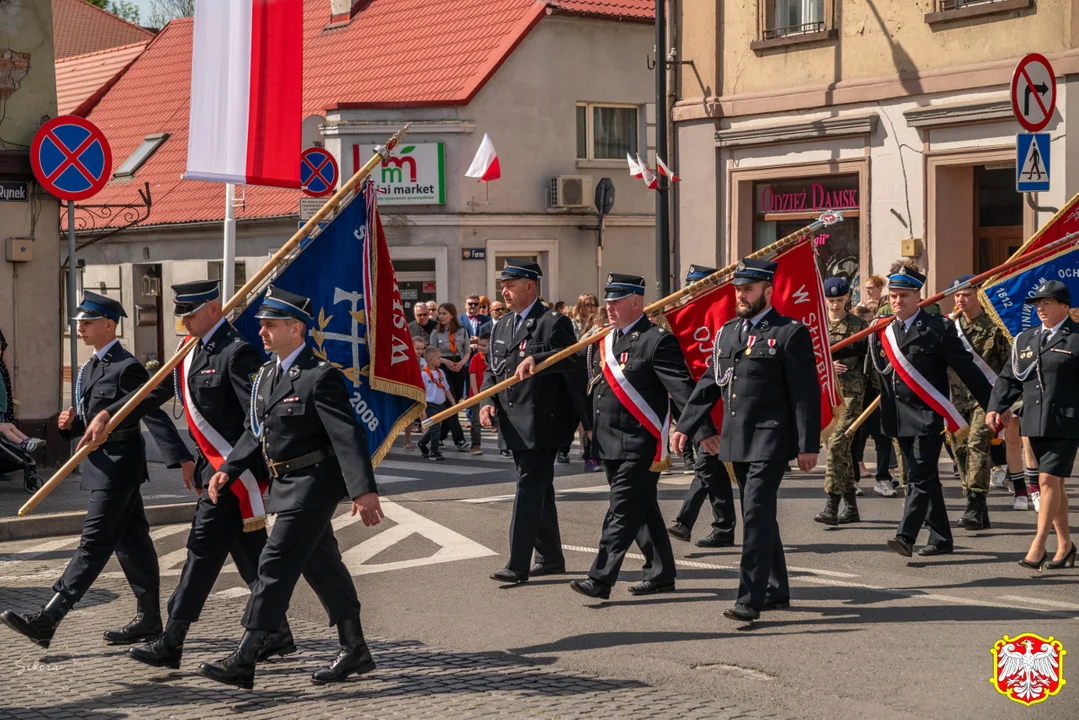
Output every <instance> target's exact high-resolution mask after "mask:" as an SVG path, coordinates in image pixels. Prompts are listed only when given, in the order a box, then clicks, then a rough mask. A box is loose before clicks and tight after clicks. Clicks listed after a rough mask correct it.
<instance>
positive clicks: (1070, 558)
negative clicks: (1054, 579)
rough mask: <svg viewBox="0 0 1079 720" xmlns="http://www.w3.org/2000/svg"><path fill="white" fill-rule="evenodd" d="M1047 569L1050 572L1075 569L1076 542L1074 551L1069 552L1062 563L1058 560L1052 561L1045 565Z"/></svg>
mask: <svg viewBox="0 0 1079 720" xmlns="http://www.w3.org/2000/svg"><path fill="white" fill-rule="evenodd" d="M1045 567H1047V568H1049V569H1050V570H1060V569H1062V568H1066V567H1075V542H1074V541H1072V549H1071V550H1069V551H1068V554H1067V555H1065V556H1064V557H1063V558H1061V560H1060V562H1057V561H1056V560H1050V561H1049V562H1047V563H1045Z"/></svg>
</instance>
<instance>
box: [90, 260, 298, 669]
mask: <svg viewBox="0 0 1079 720" xmlns="http://www.w3.org/2000/svg"><path fill="white" fill-rule="evenodd" d="M172 289H173V292H174V293H175V301H174V302H175V309H174V312H175V314H176V315H177V316H178V317H180V318H181V322H183V324H184V328H185V329H186V330H187V332H188V333H189V334H190V335H191V336H192V337H195V338H198V341H197V343H198V345H197V347H196V348H195V349H194V350H193V351H191V352H190V353H188V355H187V357H186V358H185V359H184V362H183V364H182V365H181V366H180V367H178V368H176V370H175V371H174V372H173V373H172V375H170V376H169V378H168V379H167V380H165V382H163V383H161V384H160V385H158V386H157V387H156V388H154V390H153V391H152V392H151V393H150V395H149V396H148V397H147V398H146V400H144V402H146V403H150V404H151V407H155V406H158V405H160V404H162V403H164V402H166V401H168V400H169V399H170V398H172V397H176V398H178V399H179V400H180V403H181V404H182V405H183V407H184V412H185V414H186V416H187V425H188V430H189V431H190V434H191V438H192V440H194V441H195V445H196V447H198V449H199V456H198V459H197V461H196V466H195V488H196V491H197V492H198V494H199V500H198V504H197V505H196V509H195V519H194V520H193V521H192V523H191V533H190V534H189V535H188V538H187V560H186V561H185V562H184V568H183V572H182V573H181V575H180V582H179V583H178V584H177V585H176V589H175V590H174V591H173V593H172V597H171V598H169V619H168V622H167V623H166V624H165V631H164V632H163V633H162V634H161V636H160V637H158V638H156V639H155V640H154V641H153V642H152V643H150V644H149V645H145V646H139V647H133V648H131V650H130V651H129V654H130V655H131V657H133V658H134V659H136V660H138V661H140V662H144V663H146V664H147V665H153V666H156V667H171V668H173V669H177V668H179V666H180V659H181V656H182V654H183V644H184V639H185V638H186V637H187V632H188V629H189V628H190V626H191V623H193V622H196V621H198V619H199V615H200V614H201V612H202V608H203V605H205V603H206V598H207V597H209V595H210V591H211V590H213V586H214V582H216V581H217V576H218V575H219V574H220V573H221V568H222V566H223V565H224V564H225V558H226V557H227V556H228V554H229V551H230V549H231V552H232V557H233V560H234V561H235V563H236V569H237V570H238V571H239V573H240V577H242V578H243V580H244V582H245V583H247V585H248V586H250V585H251V584H252V583H254V582H255V578H256V577H257V576H258V562H259V554H260V553H261V552H262V548H263V546H264V545H265V544H266V529H265V528H266V508H265V506H264V504H263V500H262V491H263V490H264V489H265V487H266V482H267V474H266V468H265V466H263V465H262V464H261V463H259V464H258V465H257V467H256V469H255V473H254V475H251V474H248V475H247V476H245V477H244V482H242V483H236V484H234V485H233V486H232V487H231V488H230V492H226V493H222V494H221V497H220V498H219V501H218V502H217V503H214V502H212V501H211V500H210V498H209V497H208V496H206V495H204V494H203V492H202V488H203V487H204V486H205V485H206V484H208V483H209V481H210V476H211V475H213V474H214V472H216V469H217V468H218V467H220V466H221V464H222V463H224V461H225V460H226V459H227V458H228V456H229V453H231V452H232V448H233V446H235V444H236V442H237V441H238V440H239V439H240V437H241V436H243V434H244V431H245V429H246V426H247V424H248V419H249V417H250V408H251V381H252V379H253V378H254V377H255V373H257V372H258V370H259V368H260V367H261V366H262V355H261V353H259V351H258V350H256V349H255V348H254V347H252V346H251V344H250V343H248V342H247V341H246V340H244V338H243V336H241V335H240V333H239V332H237V330H236V328H234V327H233V326H232V324H231V323H229V322H228V320H226V319H225V318H224V317H223V316H222V314H221V300H220V296H221V290H220V286H219V283H218V282H217V281H216V280H198V281H195V282H189V283H181V284H179V285H173V286H172ZM181 373H182V377H181ZM177 381H179V383H178V382H177ZM125 402H127V398H123V399H122V400H119V401H117V402H116V403H113V405H112V407H110V408H109V409H108V410H103V411H102V412H100V413H98V415H97V417H95V418H94V421H93V422H92V423H90V427H88V428H87V430H86V435H85V436H84V438H85V439H84V442H86V441H90V442H93V441H94V440H96V438H97V437H98V436H99V435H100V434H101V432H102V431H103V430H104V429H105V425H106V424H108V421H109V418H110V416H111V414H113V413H116V412H117V411H118V410H119V409H120V408H121V407H123V405H124V403H125ZM256 477H257V479H256ZM189 489H190V488H189ZM295 651H296V644H295V643H294V642H293V639H292V633H291V632H290V631H289V627H288V622H287V621H286V622H285V623H284V624H283V626H282V627H281V630H280V631H279V632H278V633H276V634H275V635H274V636H273V637H272V638H271V640H270V641H269V642H268V643H267V644H266V648H265V650H264V653H263V654H264V656H267V657H268V656H270V655H274V654H277V655H286V654H288V653H290V652H295Z"/></svg>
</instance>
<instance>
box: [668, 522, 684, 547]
mask: <svg viewBox="0 0 1079 720" xmlns="http://www.w3.org/2000/svg"><path fill="white" fill-rule="evenodd" d="M689 533H690V530H689V528H688V527H686V526H685V525H684V524H683V523H680V522H677V521H675V522H673V523H671V525H670V527H668V528H667V534H668V535H670V536H671V537H673V538H678V539H679V540H681V541H682V542H689Z"/></svg>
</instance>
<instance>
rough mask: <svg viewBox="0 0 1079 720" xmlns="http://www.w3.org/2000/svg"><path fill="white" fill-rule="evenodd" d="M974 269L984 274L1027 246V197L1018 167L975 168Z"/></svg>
mask: <svg viewBox="0 0 1079 720" xmlns="http://www.w3.org/2000/svg"><path fill="white" fill-rule="evenodd" d="M974 200H975V202H974V272H975V273H983V272H985V271H986V270H989V269H991V268H994V267H996V266H997V265H1000V264H1002V263H1004V262H1007V260H1008V258H1010V257H1011V256H1012V255H1014V254H1015V253H1016V252H1017V251H1018V250H1019V248H1020V247H1022V245H1023V196H1022V195H1020V194H1019V193H1017V192H1016V191H1015V167H1014V166H1012V167H997V166H993V167H991V168H990V167H985V166H979V167H976V168H974Z"/></svg>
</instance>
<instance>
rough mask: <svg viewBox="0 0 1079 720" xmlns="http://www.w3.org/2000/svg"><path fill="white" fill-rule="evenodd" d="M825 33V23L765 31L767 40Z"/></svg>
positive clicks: (953, 0) (788, 26)
mask: <svg viewBox="0 0 1079 720" xmlns="http://www.w3.org/2000/svg"><path fill="white" fill-rule="evenodd" d="M949 1H950V2H962V0H949ZM817 32H824V21H823V20H820V21H818V22H811V23H802V24H801V25H787V26H785V27H776V28H767V29H765V31H764V39H765V40H775V39H776V38H782V37H790V36H791V35H807V34H809V33H817Z"/></svg>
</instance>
